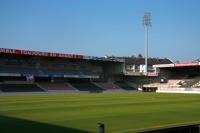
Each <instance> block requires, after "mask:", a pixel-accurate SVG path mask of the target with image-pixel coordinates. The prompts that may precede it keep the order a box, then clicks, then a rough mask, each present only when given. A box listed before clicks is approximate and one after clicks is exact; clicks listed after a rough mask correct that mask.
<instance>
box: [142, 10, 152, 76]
mask: <svg viewBox="0 0 200 133" xmlns="http://www.w3.org/2000/svg"><path fill="white" fill-rule="evenodd" d="M143 26H144V30H145V36H144V41H145V70H144V72H145V75H147V74H148V30H149V27H151V13H150V12H145V13H144V16H143Z"/></svg>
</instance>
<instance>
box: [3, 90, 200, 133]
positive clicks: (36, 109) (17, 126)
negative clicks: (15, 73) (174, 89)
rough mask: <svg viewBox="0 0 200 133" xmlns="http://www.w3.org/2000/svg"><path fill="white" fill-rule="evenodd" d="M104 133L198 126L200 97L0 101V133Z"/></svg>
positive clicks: (125, 95) (74, 96)
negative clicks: (101, 132)
mask: <svg viewBox="0 0 200 133" xmlns="http://www.w3.org/2000/svg"><path fill="white" fill-rule="evenodd" d="M98 122H103V123H105V129H106V133H110V132H119V133H122V132H135V131H138V130H143V129H151V128H159V127H166V126H173V125H177V124H187V123H198V122H200V95H194V94H159V93H131V92H129V93H99V94H49V95H26V96H0V132H2V133H8V132H9V133H10V132H11V133H89V132H97V124H98Z"/></svg>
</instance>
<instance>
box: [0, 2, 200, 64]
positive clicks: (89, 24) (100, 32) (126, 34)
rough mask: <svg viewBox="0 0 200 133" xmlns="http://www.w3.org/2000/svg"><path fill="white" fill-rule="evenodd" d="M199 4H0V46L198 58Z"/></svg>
mask: <svg viewBox="0 0 200 133" xmlns="http://www.w3.org/2000/svg"><path fill="white" fill-rule="evenodd" d="M199 5H200V0H0V47H1V48H16V49H23V50H36V51H46V52H59V53H68V54H83V55H90V56H105V55H114V56H131V55H135V56H137V55H138V54H139V53H141V54H142V55H144V27H143V25H142V17H143V14H144V12H145V11H148V12H151V18H152V27H150V28H149V56H150V57H159V58H169V59H171V60H173V61H176V60H179V61H192V60H195V59H198V58H200V52H199V50H200V26H199V24H200V8H199Z"/></svg>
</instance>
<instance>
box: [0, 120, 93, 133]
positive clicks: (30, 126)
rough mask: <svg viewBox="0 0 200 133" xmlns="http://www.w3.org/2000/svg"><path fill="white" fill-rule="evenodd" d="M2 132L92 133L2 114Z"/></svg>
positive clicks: (0, 123) (0, 122)
mask: <svg viewBox="0 0 200 133" xmlns="http://www.w3.org/2000/svg"><path fill="white" fill-rule="evenodd" d="M0 132H1V133H90V132H88V131H83V130H80V129H74V128H70V127H61V126H56V125H51V124H45V123H40V122H35V121H30V120H24V119H18V118H12V117H8V116H0Z"/></svg>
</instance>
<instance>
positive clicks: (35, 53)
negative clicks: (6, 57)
mask: <svg viewBox="0 0 200 133" xmlns="http://www.w3.org/2000/svg"><path fill="white" fill-rule="evenodd" d="M0 53H7V54H19V55H32V56H46V57H61V58H73V59H84V56H83V55H76V54H62V53H50V52H40V51H30V50H19V49H6V48H0Z"/></svg>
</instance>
